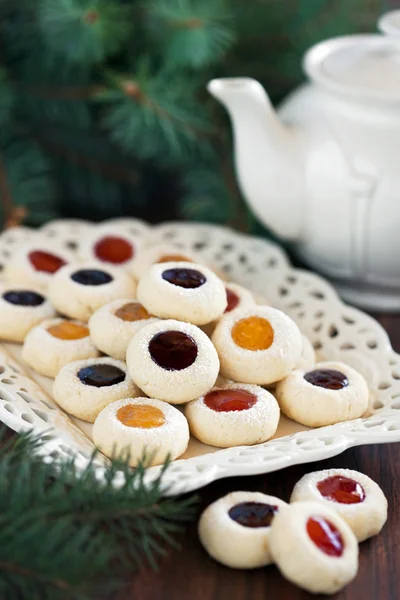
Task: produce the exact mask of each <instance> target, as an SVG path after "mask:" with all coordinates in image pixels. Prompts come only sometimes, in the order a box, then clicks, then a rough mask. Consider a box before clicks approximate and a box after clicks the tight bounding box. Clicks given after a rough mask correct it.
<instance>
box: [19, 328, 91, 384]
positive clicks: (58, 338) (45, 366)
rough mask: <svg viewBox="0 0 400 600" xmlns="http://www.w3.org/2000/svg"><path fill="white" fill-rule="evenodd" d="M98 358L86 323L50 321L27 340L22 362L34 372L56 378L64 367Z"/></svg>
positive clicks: (27, 337)
mask: <svg viewBox="0 0 400 600" xmlns="http://www.w3.org/2000/svg"><path fill="white" fill-rule="evenodd" d="M96 356H99V351H98V350H97V348H96V347H95V346H94V344H93V342H92V341H91V339H90V337H89V328H88V327H87V324H86V323H79V322H78V321H68V320H67V319H60V318H58V319H48V320H46V321H43V322H42V323H40V324H39V325H36V327H34V328H33V329H31V331H30V332H29V333H28V335H27V336H26V338H25V342H24V345H23V348H22V358H23V360H24V361H25V362H26V364H27V365H29V366H30V367H31V368H32V369H34V371H37V372H38V373H40V374H41V375H46V376H47V377H55V376H56V375H57V373H58V372H59V370H60V369H61V368H62V367H64V366H65V365H67V364H69V363H71V362H74V361H76V360H85V359H87V358H95V357H96Z"/></svg>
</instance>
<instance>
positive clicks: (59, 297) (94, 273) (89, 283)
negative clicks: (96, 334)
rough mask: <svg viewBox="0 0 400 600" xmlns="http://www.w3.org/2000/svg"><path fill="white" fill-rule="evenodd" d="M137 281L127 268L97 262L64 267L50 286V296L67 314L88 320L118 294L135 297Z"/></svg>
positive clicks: (64, 313) (60, 309)
mask: <svg viewBox="0 0 400 600" xmlns="http://www.w3.org/2000/svg"><path fill="white" fill-rule="evenodd" d="M135 292H136V284H135V282H134V281H133V279H132V278H131V277H130V276H129V275H128V274H127V273H124V272H123V271H121V270H119V269H115V268H114V267H109V266H107V267H106V266H102V267H101V268H100V267H99V264H98V263H97V264H96V263H84V264H81V265H76V264H75V265H69V266H66V267H63V268H62V269H60V271H59V272H58V273H57V274H56V275H55V276H54V277H53V279H52V281H51V284H50V286H49V298H50V301H51V302H52V303H53V305H54V306H55V308H56V309H57V310H58V311H59V312H60V313H61V314H63V315H66V316H67V317H71V319H78V320H80V321H87V320H88V319H89V318H90V316H91V315H92V314H93V313H94V312H95V311H96V310H97V309H98V308H100V307H101V306H103V305H104V304H108V303H109V302H111V301H112V300H117V299H118V298H134V297H135Z"/></svg>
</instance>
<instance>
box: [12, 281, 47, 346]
mask: <svg viewBox="0 0 400 600" xmlns="http://www.w3.org/2000/svg"><path fill="white" fill-rule="evenodd" d="M55 314H56V311H55V310H54V308H53V307H52V305H51V304H50V302H49V301H48V300H47V298H46V297H45V295H44V293H43V291H39V290H38V288H36V289H34V288H32V287H30V286H27V285H23V284H12V283H7V284H2V285H1V286H0V339H2V340H7V341H10V342H23V341H24V338H25V336H26V335H27V334H28V332H29V331H30V330H31V329H32V328H33V327H35V325H37V324H38V323H40V322H41V321H44V319H48V318H50V317H54V316H55Z"/></svg>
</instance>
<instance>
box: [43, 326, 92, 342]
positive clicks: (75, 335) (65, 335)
mask: <svg viewBox="0 0 400 600" xmlns="http://www.w3.org/2000/svg"><path fill="white" fill-rule="evenodd" d="M47 331H48V332H49V333H50V335H52V336H53V337H56V338H58V339H59V340H80V339H82V338H85V337H88V335H89V329H88V328H87V327H85V325H78V324H77V323H70V322H69V321H63V322H62V323H58V324H57V325H51V326H50V327H49V328H48V330H47Z"/></svg>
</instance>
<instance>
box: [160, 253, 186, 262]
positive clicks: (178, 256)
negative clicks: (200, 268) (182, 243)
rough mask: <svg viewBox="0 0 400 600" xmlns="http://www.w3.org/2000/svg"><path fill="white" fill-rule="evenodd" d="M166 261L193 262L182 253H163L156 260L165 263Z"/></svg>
mask: <svg viewBox="0 0 400 600" xmlns="http://www.w3.org/2000/svg"><path fill="white" fill-rule="evenodd" d="M166 262H193V261H191V260H190V258H188V257H187V256H184V255H183V254H164V256H160V258H159V259H157V260H156V263H166Z"/></svg>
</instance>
